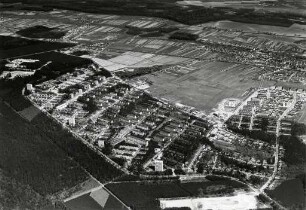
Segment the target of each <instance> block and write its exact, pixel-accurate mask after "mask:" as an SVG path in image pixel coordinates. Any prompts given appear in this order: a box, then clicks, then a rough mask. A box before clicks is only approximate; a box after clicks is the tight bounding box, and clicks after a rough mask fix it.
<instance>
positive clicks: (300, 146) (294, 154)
mask: <svg viewBox="0 0 306 210" xmlns="http://www.w3.org/2000/svg"><path fill="white" fill-rule="evenodd" d="M279 142H280V144H281V145H282V146H283V147H284V149H285V155H284V157H283V161H284V162H285V163H286V164H288V165H297V164H304V165H305V163H306V145H305V144H304V143H303V142H302V140H301V139H300V138H298V137H296V136H280V138H279Z"/></svg>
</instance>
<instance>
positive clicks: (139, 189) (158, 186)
mask: <svg viewBox="0 0 306 210" xmlns="http://www.w3.org/2000/svg"><path fill="white" fill-rule="evenodd" d="M106 188H108V189H109V190H110V191H111V192H112V193H114V194H115V195H116V196H117V197H118V198H119V199H121V200H122V201H123V202H125V203H126V204H127V205H128V206H130V207H131V208H133V209H157V208H158V205H159V202H158V200H157V198H177V197H190V196H191V197H198V196H205V195H216V194H222V193H223V194H231V193H232V192H234V190H235V189H242V188H243V189H246V188H247V187H246V186H245V185H243V184H241V183H238V182H236V181H232V180H225V179H224V180H215V181H207V180H205V181H190V182H185V183H179V182H178V181H172V182H170V181H168V182H166V181H164V182H160V183H158V181H156V182H152V181H151V182H148V181H143V182H122V183H110V184H107V185H106Z"/></svg>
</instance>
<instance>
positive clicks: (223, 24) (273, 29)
mask: <svg viewBox="0 0 306 210" xmlns="http://www.w3.org/2000/svg"><path fill="white" fill-rule="evenodd" d="M201 26H210V27H217V28H222V29H229V30H239V31H245V32H251V33H256V32H260V33H272V34H276V35H281V36H289V37H290V36H292V37H296V38H299V37H300V38H305V37H306V34H305V26H304V25H299V24H294V25H292V26H289V27H281V26H268V25H259V24H251V23H239V22H234V21H227V20H222V21H217V22H209V23H205V24H202V25H201Z"/></svg>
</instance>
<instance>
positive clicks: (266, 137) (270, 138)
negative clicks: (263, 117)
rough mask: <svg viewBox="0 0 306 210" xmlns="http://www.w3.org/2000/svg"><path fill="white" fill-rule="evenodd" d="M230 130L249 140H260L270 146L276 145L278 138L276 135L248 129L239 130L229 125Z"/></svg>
mask: <svg viewBox="0 0 306 210" xmlns="http://www.w3.org/2000/svg"><path fill="white" fill-rule="evenodd" d="M228 129H230V130H232V131H233V132H235V133H239V134H242V135H244V136H247V137H249V138H253V139H259V140H261V141H264V142H267V143H269V144H275V140H276V136H275V134H269V133H267V132H265V131H263V130H248V129H238V128H237V127H234V126H231V125H228Z"/></svg>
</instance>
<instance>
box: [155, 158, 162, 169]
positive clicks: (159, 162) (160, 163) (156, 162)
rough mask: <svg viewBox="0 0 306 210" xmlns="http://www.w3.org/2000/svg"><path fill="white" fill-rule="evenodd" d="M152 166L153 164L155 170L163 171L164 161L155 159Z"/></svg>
mask: <svg viewBox="0 0 306 210" xmlns="http://www.w3.org/2000/svg"><path fill="white" fill-rule="evenodd" d="M154 166H155V171H164V161H162V160H155V161H154Z"/></svg>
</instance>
